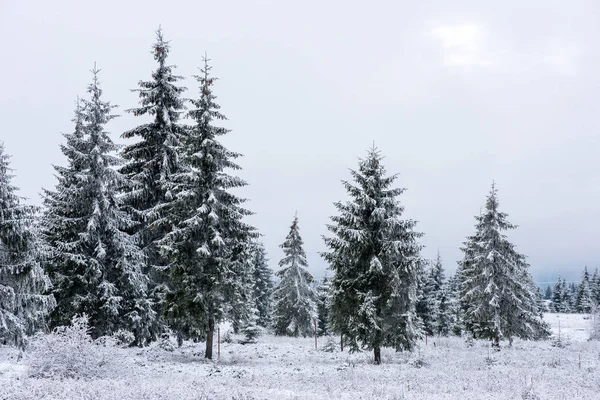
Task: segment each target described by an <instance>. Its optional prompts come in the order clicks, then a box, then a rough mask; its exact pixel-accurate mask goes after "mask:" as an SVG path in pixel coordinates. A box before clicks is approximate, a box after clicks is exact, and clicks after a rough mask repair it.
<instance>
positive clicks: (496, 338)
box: [492, 334, 500, 350]
mask: <svg viewBox="0 0 600 400" xmlns="http://www.w3.org/2000/svg"><path fill="white" fill-rule="evenodd" d="M492 348H494V349H496V350H500V335H498V334H496V335H494V338H493V340H492Z"/></svg>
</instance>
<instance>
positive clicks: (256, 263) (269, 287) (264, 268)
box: [251, 242, 274, 328]
mask: <svg viewBox="0 0 600 400" xmlns="http://www.w3.org/2000/svg"><path fill="white" fill-rule="evenodd" d="M251 257H252V258H251V262H252V270H253V275H254V279H253V284H254V296H253V298H254V303H255V307H256V310H257V312H258V320H257V321H256V323H257V324H258V325H259V326H262V327H263V328H267V327H269V326H270V325H271V316H272V315H271V314H272V311H273V304H272V303H273V290H274V288H273V272H272V270H271V268H269V260H268V259H267V251H266V250H265V246H264V245H263V244H262V243H260V242H258V243H256V244H254V246H253V249H252V256H251Z"/></svg>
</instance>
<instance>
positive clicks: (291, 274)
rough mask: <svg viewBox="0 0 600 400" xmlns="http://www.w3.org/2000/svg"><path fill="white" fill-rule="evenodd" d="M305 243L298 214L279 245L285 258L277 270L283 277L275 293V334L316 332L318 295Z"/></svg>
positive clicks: (308, 333) (291, 334) (296, 334)
mask: <svg viewBox="0 0 600 400" xmlns="http://www.w3.org/2000/svg"><path fill="white" fill-rule="evenodd" d="M302 245H303V241H302V237H301V236H300V229H299V227H298V215H296V216H295V217H294V220H293V222H292V225H291V226H290V232H289V233H288V235H287V237H286V238H285V241H284V242H283V244H281V246H280V247H281V248H282V249H283V254H284V258H282V259H281V261H279V266H280V267H281V269H280V270H279V271H277V272H276V274H277V276H278V277H279V278H280V281H279V284H278V285H277V288H276V289H275V292H274V298H275V307H274V316H273V325H274V327H275V334H276V335H288V336H304V337H306V336H310V335H313V334H314V328H313V326H314V319H315V318H316V316H317V315H316V314H317V297H316V294H315V292H314V290H313V288H312V284H313V283H314V278H313V276H312V275H311V274H310V272H308V270H307V267H308V263H307V261H306V253H305V252H304V249H303V248H302Z"/></svg>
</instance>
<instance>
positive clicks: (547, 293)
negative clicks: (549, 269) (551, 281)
mask: <svg viewBox="0 0 600 400" xmlns="http://www.w3.org/2000/svg"><path fill="white" fill-rule="evenodd" d="M544 300H552V288H551V287H550V285H548V286H546V290H545V291H544Z"/></svg>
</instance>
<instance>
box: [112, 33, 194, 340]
mask: <svg viewBox="0 0 600 400" xmlns="http://www.w3.org/2000/svg"><path fill="white" fill-rule="evenodd" d="M169 52H170V45H169V42H168V41H166V40H165V39H164V38H163V34H162V31H161V29H160V28H159V29H158V31H157V32H156V43H154V45H153V46H152V54H153V55H154V59H155V60H156V62H157V63H158V67H157V68H156V70H155V71H154V72H153V73H152V79H151V80H149V81H140V82H139V83H138V85H139V89H135V90H134V91H136V92H138V94H139V97H140V106H139V107H138V108H133V109H131V110H127V111H128V112H131V113H132V114H133V115H134V116H141V117H146V118H147V117H151V118H152V121H151V122H149V123H144V124H142V125H139V126H137V127H135V128H133V129H131V130H129V131H126V132H124V133H123V134H122V137H123V138H126V139H136V142H135V143H133V144H131V145H128V146H126V147H125V148H124V149H123V150H122V153H121V155H122V157H123V158H124V159H125V164H124V165H123V166H122V167H121V169H120V172H121V173H122V174H123V175H124V176H126V177H127V179H128V180H129V182H130V184H129V186H128V188H127V189H126V190H125V192H124V196H123V200H124V206H123V208H124V209H125V210H126V211H127V212H128V213H129V214H130V215H131V216H132V218H133V220H134V222H136V224H135V227H134V228H133V229H132V230H131V232H132V233H135V234H136V236H138V240H139V246H140V248H142V249H143V251H144V254H145V256H146V264H145V267H144V273H145V274H146V275H147V276H148V277H149V279H150V283H149V289H150V295H151V298H152V299H153V302H154V309H155V311H156V312H157V313H158V315H159V317H160V316H161V314H162V312H163V301H164V296H165V293H166V291H167V290H168V289H167V287H168V273H167V272H166V271H165V266H166V265H167V264H168V261H167V260H166V259H165V258H163V257H162V256H161V254H160V249H159V246H158V245H157V242H158V241H159V240H161V239H163V238H164V237H165V235H166V233H167V232H169V229H170V226H169V224H168V221H165V220H164V219H159V216H160V209H161V208H162V207H163V206H164V205H165V203H169V202H170V201H172V200H173V196H172V194H171V193H170V192H169V190H168V189H167V187H168V184H169V183H170V181H171V178H172V176H173V174H175V173H177V172H180V171H181V169H182V166H181V161H180V159H179V153H180V152H181V145H182V140H183V138H184V137H185V136H186V127H185V126H184V125H183V124H181V123H180V119H181V116H182V113H183V112H184V101H183V99H182V98H181V94H182V93H183V92H184V91H185V88H184V87H181V86H178V84H177V83H178V81H180V80H181V79H183V78H182V77H181V76H177V75H174V74H173V70H174V69H175V66H173V65H168V64H167V58H168V55H169ZM159 322H160V324H159V325H157V327H158V328H159V330H162V325H163V323H162V321H161V320H160V319H159ZM159 333H160V332H153V334H154V335H156V334H159Z"/></svg>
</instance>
